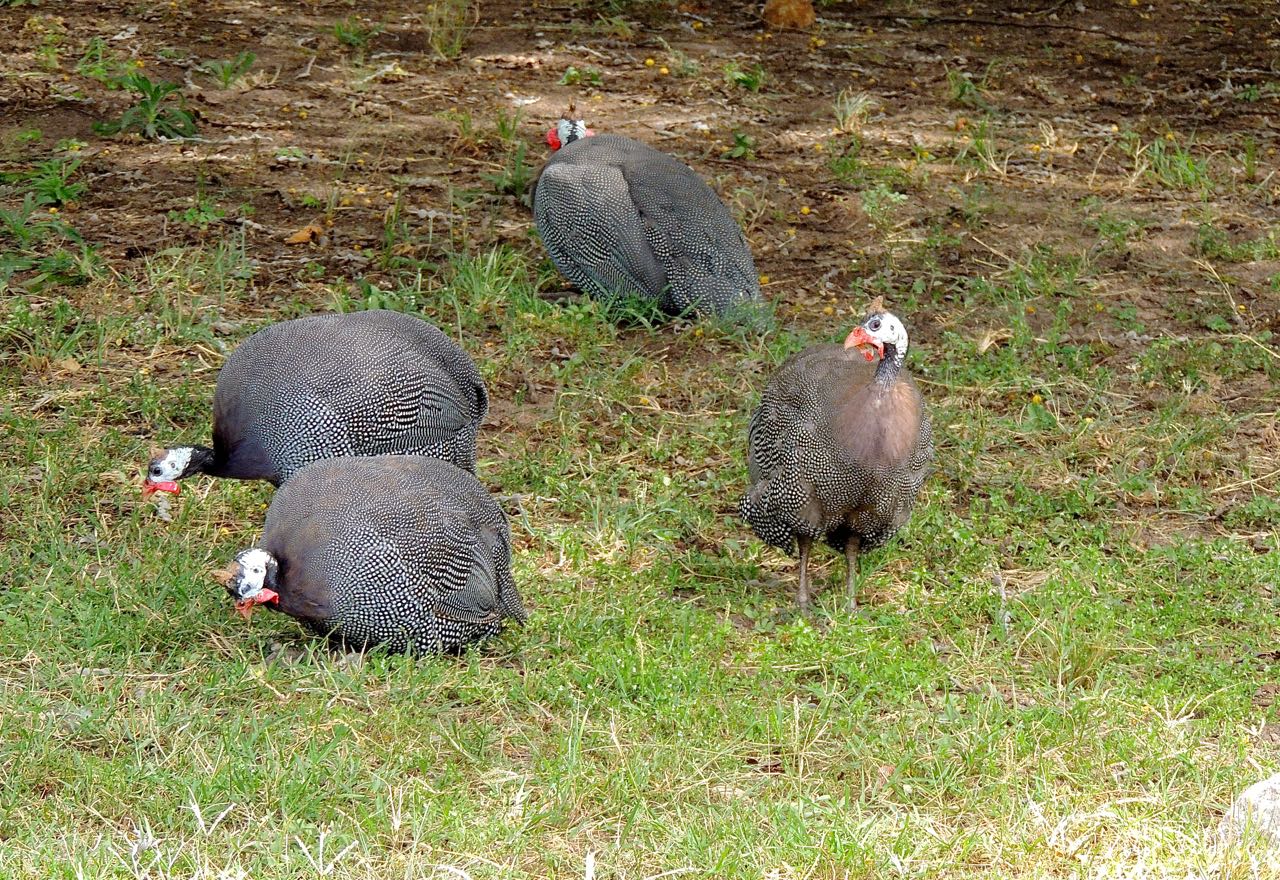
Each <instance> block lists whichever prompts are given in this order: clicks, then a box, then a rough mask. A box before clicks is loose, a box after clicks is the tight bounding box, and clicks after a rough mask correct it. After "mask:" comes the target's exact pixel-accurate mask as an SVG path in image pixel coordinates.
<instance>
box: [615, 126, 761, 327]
mask: <svg viewBox="0 0 1280 880" xmlns="http://www.w3.org/2000/svg"><path fill="white" fill-rule="evenodd" d="M636 146H637V147H639V148H641V149H640V150H639V151H637V152H638V153H639V155H638V157H637V160H636V161H632V162H628V163H627V164H624V165H622V166H621V171H622V173H623V176H624V177H625V178H626V182H627V189H628V192H629V193H630V196H631V202H632V204H634V205H635V206H636V211H637V212H638V213H639V215H640V219H641V222H642V228H643V230H644V235H645V239H646V241H647V242H648V245H649V248H650V250H651V251H652V252H653V254H654V258H655V260H656V262H657V263H658V264H659V265H660V266H661V267H662V269H663V271H664V274H665V276H666V280H667V284H668V287H667V289H666V291H665V295H664V296H663V298H662V302H661V304H662V307H663V308H664V309H665V310H667V311H669V312H675V313H680V312H685V311H696V312H706V313H711V314H723V313H725V312H727V311H729V310H731V309H733V308H734V307H736V306H739V305H741V304H743V303H744V302H748V301H752V300H758V299H760V281H759V277H758V276H757V275H756V268H755V261H754V260H753V259H752V258H751V250H750V248H749V247H748V246H747V240H746V238H745V237H744V236H743V234H742V230H741V229H740V228H739V227H738V223H737V221H736V220H734V218H733V215H732V214H730V213H729V209H728V208H726V207H725V206H724V203H723V202H721V201H720V198H719V196H717V195H716V193H715V191H714V190H712V189H711V187H709V186H708V185H707V184H706V182H704V181H703V179H702V178H701V177H699V176H698V175H697V174H696V173H694V172H693V170H692V169H690V168H689V167H688V166H686V165H684V164H683V163H681V162H678V161H676V160H675V159H673V158H671V157H670V156H667V155H666V154H664V153H659V152H658V151H657V150H653V149H650V148H649V147H646V146H644V145H643V144H637V145H636Z"/></svg>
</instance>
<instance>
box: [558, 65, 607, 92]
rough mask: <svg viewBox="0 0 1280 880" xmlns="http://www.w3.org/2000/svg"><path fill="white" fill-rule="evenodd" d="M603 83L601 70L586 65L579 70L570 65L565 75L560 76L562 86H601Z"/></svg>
mask: <svg viewBox="0 0 1280 880" xmlns="http://www.w3.org/2000/svg"><path fill="white" fill-rule="evenodd" d="M603 84H604V81H603V80H602V79H601V77H600V71H598V70H596V69H595V68H593V67H584V68H583V69H581V70H579V69H578V68H576V67H574V66H573V65H570V66H569V68H568V69H567V70H566V71H565V72H564V76H562V77H560V85H562V86H576V85H586V86H595V87H596V88H599V87H600V86H601V85H603Z"/></svg>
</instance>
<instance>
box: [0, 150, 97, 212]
mask: <svg viewBox="0 0 1280 880" xmlns="http://www.w3.org/2000/svg"><path fill="white" fill-rule="evenodd" d="M80 162H81V160H80V159H67V158H63V157H58V158H54V159H47V160H45V161H44V162H41V163H40V164H39V165H37V166H36V167H35V168H33V169H32V170H31V171H26V172H20V173H13V174H5V175H0V179H4V180H5V181H6V182H9V183H13V184H18V185H20V186H22V187H24V188H26V189H27V190H28V191H29V192H30V193H31V195H33V196H34V197H35V203H36V204H37V205H42V206H45V205H52V206H54V207H58V208H60V207H62V206H64V205H67V204H70V203H72V202H78V201H79V200H80V199H81V198H82V197H83V196H84V193H85V190H86V189H88V184H86V183H85V182H84V181H82V180H81V181H75V182H73V181H72V177H74V176H75V174H76V172H77V171H79V170H80Z"/></svg>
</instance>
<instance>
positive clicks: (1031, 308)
mask: <svg viewBox="0 0 1280 880" xmlns="http://www.w3.org/2000/svg"><path fill="white" fill-rule="evenodd" d="M1035 313H1036V307H1035V306H1027V314H1028V315H1034V314H1035Z"/></svg>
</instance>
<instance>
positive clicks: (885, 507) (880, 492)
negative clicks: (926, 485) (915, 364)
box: [740, 312, 933, 608]
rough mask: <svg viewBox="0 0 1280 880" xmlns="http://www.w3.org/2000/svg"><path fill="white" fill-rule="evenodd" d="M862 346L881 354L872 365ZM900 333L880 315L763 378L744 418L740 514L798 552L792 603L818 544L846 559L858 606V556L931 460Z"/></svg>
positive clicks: (898, 515)
mask: <svg viewBox="0 0 1280 880" xmlns="http://www.w3.org/2000/svg"><path fill="white" fill-rule="evenodd" d="M862 346H870V347H871V349H874V350H875V352H878V353H879V355H880V358H881V360H880V364H879V366H877V367H872V366H871V365H870V364H869V363H868V361H872V360H874V358H875V354H874V353H873V352H872V350H871V349H868V350H866V351H865V352H863V351H861V350H860V349H861V347H862ZM906 354H907V331H906V328H904V327H903V326H902V322H901V321H899V320H898V319H897V318H896V317H895V316H893V315H891V314H889V313H888V312H877V313H876V314H873V315H871V316H870V317H869V318H867V319H866V320H865V321H864V322H863V323H862V325H861V326H859V327H855V328H854V330H853V332H852V333H850V334H849V336H848V338H847V339H845V341H844V345H842V346H841V345H815V346H812V347H810V348H807V349H805V350H804V351H801V352H799V353H798V354H796V355H794V356H793V357H791V359H790V360H788V361H787V362H786V363H785V364H783V365H782V366H781V367H780V368H779V369H778V371H777V372H776V373H775V374H774V375H773V377H772V378H771V379H770V380H769V383H768V385H767V386H766V387H765V390H764V396H763V399H762V400H761V402H760V408H759V409H757V410H756V411H755V414H754V415H752V417H751V427H750V429H749V432H748V440H747V442H748V446H749V450H748V457H747V469H748V472H749V474H750V478H751V486H750V488H749V489H748V490H747V493H746V495H744V496H743V498H742V501H741V505H740V507H741V512H742V517H743V518H744V519H745V520H746V521H747V522H748V523H750V524H751V528H752V529H754V530H755V533H756V534H757V535H759V536H760V539H761V540H763V541H767V542H768V543H770V544H773V545H774V546H775V547H779V548H781V549H783V550H785V551H787V552H788V553H790V552H792V547H793V546H794V545H795V544H799V547H800V587H799V590H798V591H797V593H796V601H797V602H798V603H799V605H800V606H801V608H806V607H807V606H808V604H809V570H808V568H809V548H810V546H811V545H812V543H813V541H814V539H815V538H825V539H826V541H827V543H828V544H830V545H831V546H832V547H834V548H835V549H836V550H843V551H844V553H845V557H846V559H847V561H848V572H847V576H846V577H847V579H846V589H847V591H848V596H849V604H850V606H851V607H852V608H856V607H857V593H856V575H857V555H858V551H859V550H862V549H869V548H871V547H875V546H877V545H879V544H883V543H884V542H885V541H887V540H888V539H889V538H891V537H892V536H893V534H894V533H895V532H897V531H898V529H899V528H901V527H902V525H903V524H904V523H906V521H907V519H908V517H910V515H911V508H912V507H913V506H914V505H915V502H916V496H917V495H918V494H919V492H920V486H921V484H922V483H923V482H924V478H925V476H926V474H927V473H928V469H929V463H930V462H931V461H932V460H933V430H932V427H931V426H930V423H929V415H928V413H927V412H925V407H924V401H923V400H921V398H920V392H919V391H917V390H916V386H915V383H914V382H913V381H912V380H911V376H910V375H909V374H908V373H907V372H906V371H904V370H903V368H902V363H903V360H904V359H905V358H906Z"/></svg>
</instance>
